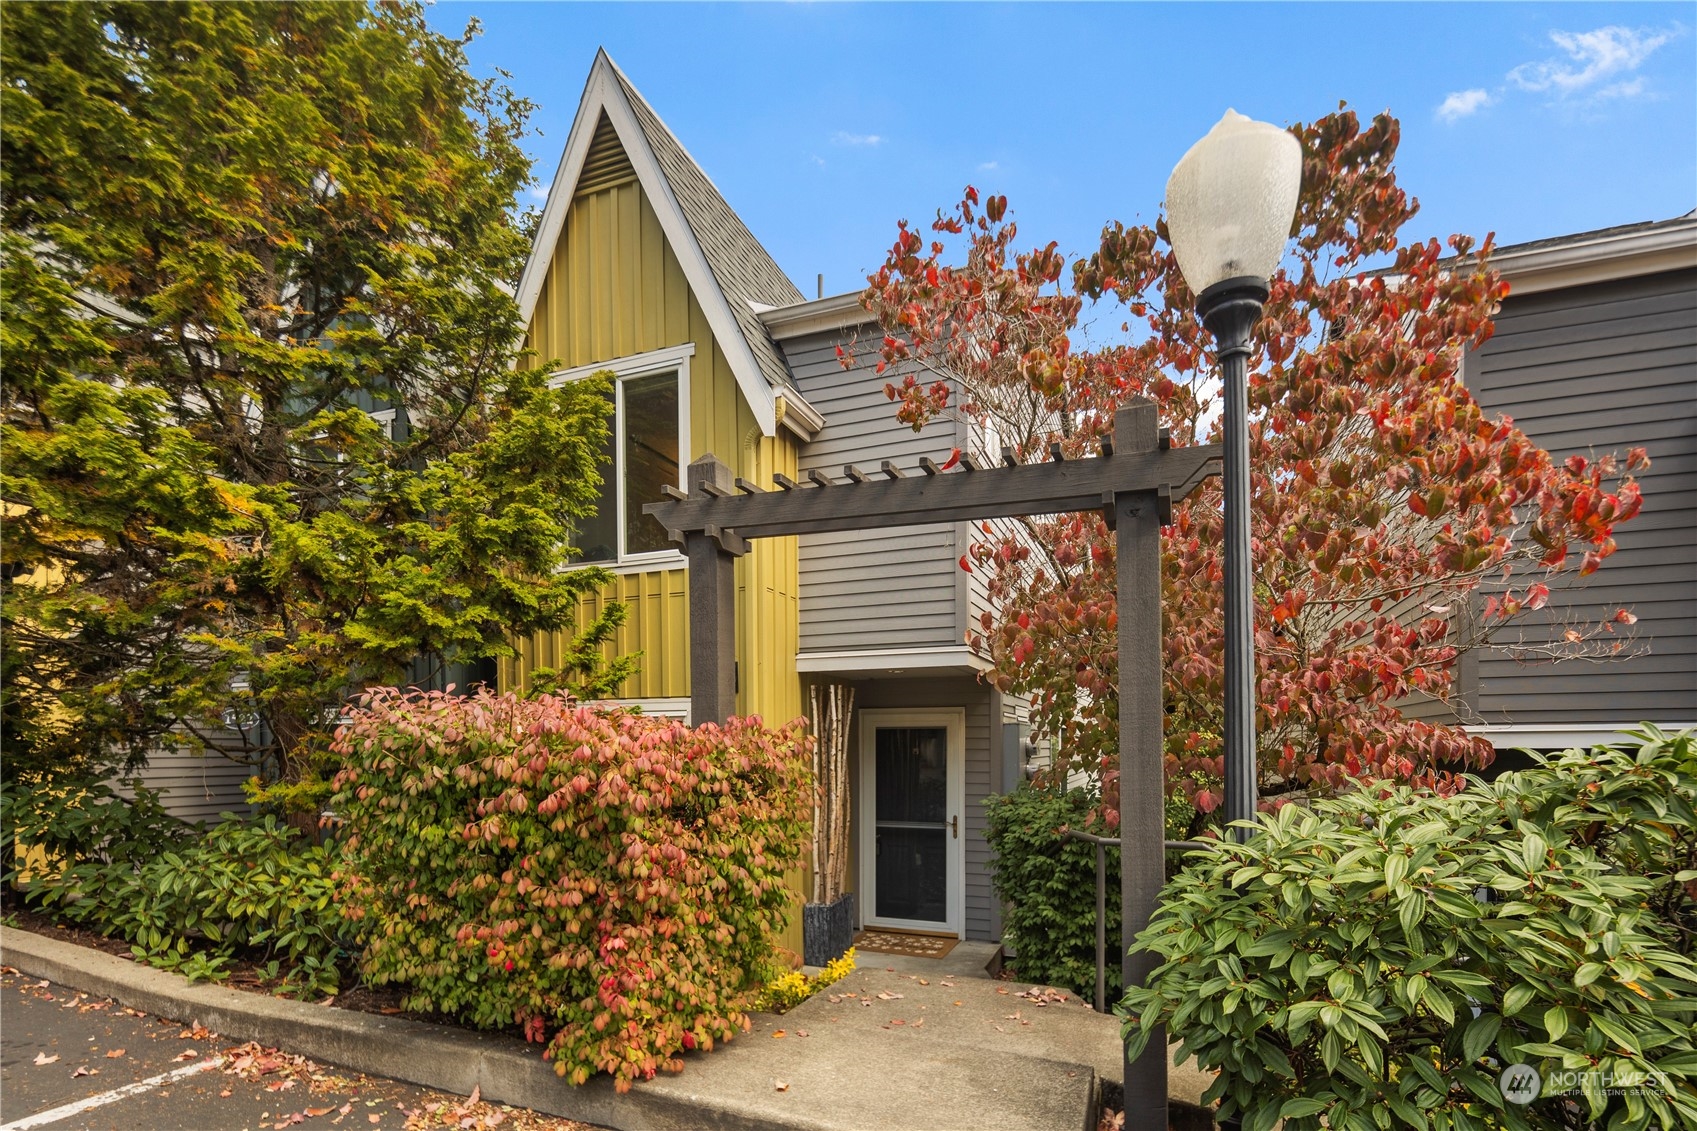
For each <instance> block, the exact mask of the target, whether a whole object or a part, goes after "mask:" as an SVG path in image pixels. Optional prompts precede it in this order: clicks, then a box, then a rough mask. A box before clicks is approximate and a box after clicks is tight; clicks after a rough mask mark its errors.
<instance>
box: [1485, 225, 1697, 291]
mask: <svg viewBox="0 0 1697 1131" xmlns="http://www.w3.org/2000/svg"><path fill="white" fill-rule="evenodd" d="M1491 263H1492V266H1494V267H1495V268H1496V269H1497V270H1498V271H1500V272H1501V273H1502V275H1503V277H1504V278H1505V279H1507V280H1508V281H1509V286H1510V287H1511V288H1513V289H1512V291H1511V293H1513V294H1535V293H1537V292H1538V291H1548V290H1555V289H1556V288H1558V287H1575V286H1582V285H1584V284H1586V283H1602V282H1608V281H1610V280H1613V279H1625V278H1630V277H1632V276H1635V275H1651V274H1655V273H1656V272H1658V271H1676V270H1679V269H1681V268H1689V267H1697V221H1691V222H1688V223H1680V224H1672V225H1668V226H1666V227H1658V228H1651V229H1649V230H1647V231H1642V232H1629V233H1626V234H1623V235H1617V236H1604V237H1601V238H1599V239H1594V240H1584V241H1581V242H1576V243H1569V244H1559V245H1557V246H1555V247H1540V248H1534V249H1532V250H1529V251H1524V252H1515V251H1514V250H1513V249H1505V250H1503V251H1499V252H1498V253H1497V254H1496V255H1495V256H1493V257H1492V260H1491Z"/></svg>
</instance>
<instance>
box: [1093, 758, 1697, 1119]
mask: <svg viewBox="0 0 1697 1131" xmlns="http://www.w3.org/2000/svg"><path fill="white" fill-rule="evenodd" d="M1694 811H1697V742H1694V741H1693V739H1692V737H1691V735H1689V734H1687V735H1682V736H1676V737H1671V738H1670V737H1668V736H1665V735H1662V734H1661V733H1660V732H1658V731H1656V730H1655V729H1654V728H1650V727H1646V728H1645V729H1644V730H1643V731H1641V732H1640V733H1639V735H1638V741H1637V743H1636V745H1634V746H1632V747H1630V748H1622V749H1599V750H1596V751H1590V752H1586V751H1578V750H1575V751H1570V752H1568V753H1566V754H1563V755H1560V756H1557V757H1554V758H1550V759H1545V760H1543V761H1542V764H1541V765H1539V766H1538V767H1536V768H1534V769H1531V770H1527V771H1522V772H1520V773H1511V774H1505V775H1504V776H1502V777H1501V778H1498V779H1497V780H1496V781H1494V782H1490V783H1485V782H1480V781H1473V782H1471V784H1469V785H1468V786H1467V787H1466V788H1465V789H1463V790H1462V791H1460V792H1459V793H1457V794H1455V795H1453V796H1447V797H1445V796H1435V795H1432V794H1429V793H1420V792H1417V791H1415V790H1412V789H1410V788H1408V787H1406V786H1398V785H1393V784H1379V783H1363V784H1362V785H1361V786H1360V787H1359V788H1358V789H1356V790H1355V791H1353V792H1351V793H1349V794H1347V795H1345V796H1342V797H1339V798H1336V799H1334V800H1329V801H1320V802H1316V803H1315V804H1314V806H1313V808H1312V809H1305V808H1301V807H1298V806H1294V805H1293V806H1287V807H1286V808H1284V809H1283V810H1282V811H1280V812H1279V813H1278V815H1277V816H1276V817H1273V818H1270V819H1268V820H1267V822H1266V823H1265V825H1264V826H1263V828H1262V831H1260V832H1259V833H1258V834H1257V835H1256V836H1255V837H1254V838H1253V839H1251V840H1250V841H1249V843H1248V844H1244V845H1237V844H1230V845H1226V846H1223V847H1221V848H1219V849H1216V850H1214V855H1213V857H1212V859H1211V860H1206V861H1200V862H1199V861H1198V859H1197V857H1196V856H1192V857H1191V860H1190V863H1189V867H1187V869H1186V870H1185V871H1184V872H1182V873H1180V874H1179V875H1178V876H1176V877H1175V878H1174V879H1173V880H1171V881H1170V882H1169V883H1168V885H1167V887H1166V889H1165V891H1164V892H1163V893H1162V906H1161V909H1160V911H1159V912H1158V913H1157V915H1156V916H1155V918H1154V920H1153V921H1152V922H1151V923H1150V926H1149V928H1148V929H1147V930H1146V931H1144V932H1143V933H1142V934H1141V935H1139V937H1138V942H1139V944H1141V945H1143V946H1146V947H1149V948H1151V949H1153V950H1155V951H1157V952H1158V953H1159V954H1160V956H1161V958H1162V960H1163V963H1162V965H1161V966H1160V967H1159V968H1158V969H1157V970H1156V971H1155V972H1154V973H1153V975H1152V976H1151V978H1150V982H1149V984H1148V985H1147V986H1146V987H1144V988H1142V989H1139V990H1133V991H1132V992H1129V993H1127V994H1126V995H1125V1008H1126V1011H1127V1013H1128V1014H1129V1016H1130V1017H1131V1020H1130V1021H1128V1022H1127V1026H1126V1028H1127V1035H1128V1036H1129V1037H1130V1038H1131V1043H1132V1049H1133V1052H1134V1053H1135V1052H1136V1051H1138V1050H1140V1049H1141V1048H1142V1046H1143V1045H1144V1043H1145V1042H1146V1041H1147V1040H1148V1039H1149V1037H1150V1036H1151V1034H1152V1033H1153V1032H1154V1031H1155V1028H1156V1026H1165V1027H1166V1029H1167V1032H1168V1035H1169V1037H1172V1038H1176V1039H1178V1040H1180V1041H1182V1042H1183V1050H1184V1053H1185V1054H1186V1055H1190V1056H1195V1057H1196V1058H1197V1060H1198V1061H1199V1062H1200V1064H1201V1065H1202V1067H1204V1068H1206V1069H1211V1070H1218V1071H1220V1072H1221V1076H1220V1078H1219V1081H1218V1083H1216V1084H1215V1085H1214V1086H1213V1088H1212V1089H1210V1093H1209V1094H1208V1095H1207V1096H1205V1097H1204V1098H1205V1099H1207V1100H1212V1099H1214V1098H1215V1097H1219V1098H1222V1099H1223V1101H1224V1102H1223V1105H1222V1108H1221V1112H1222V1114H1223V1115H1226V1116H1231V1115H1234V1114H1235V1115H1239V1116H1241V1117H1243V1121H1244V1126H1245V1128H1247V1129H1249V1131H1265V1129H1267V1128H1271V1127H1272V1126H1273V1125H1274V1124H1275V1123H1276V1122H1277V1121H1278V1120H1279V1119H1281V1118H1282V1119H1283V1120H1284V1121H1285V1123H1284V1126H1285V1127H1286V1128H1287V1129H1288V1131H1318V1129H1319V1128H1321V1127H1327V1128H1334V1129H1341V1128H1349V1129H1357V1128H1360V1129H1366V1131H1371V1129H1375V1128H1384V1127H1393V1126H1394V1127H1415V1128H1428V1127H1429V1128H1444V1129H1449V1128H1456V1129H1462V1128H1478V1129H1486V1128H1508V1129H1515V1131H1518V1129H1522V1128H1551V1129H1554V1128H1580V1127H1597V1128H1601V1127H1604V1126H1607V1127H1608V1128H1609V1129H1610V1131H1617V1129H1620V1131H1626V1129H1633V1131H1637V1129H1643V1131H1649V1129H1651V1128H1663V1127H1691V1126H1697V968H1694V966H1693V964H1692V960H1691V957H1690V954H1689V948H1690V942H1691V936H1690V934H1689V931H1690V926H1691V923H1692V911H1693V906H1694V904H1693V900H1692V892H1693V887H1697V884H1694V881H1697V856H1694V854H1697V816H1694ZM1520 1063H1524V1064H1529V1065H1531V1066H1532V1067H1533V1068H1535V1069H1536V1070H1537V1071H1538V1072H1539V1074H1540V1075H1541V1077H1542V1079H1543V1081H1544V1082H1545V1087H1544V1091H1543V1093H1542V1095H1541V1096H1539V1097H1534V1096H1531V1095H1528V1096H1527V1097H1526V1100H1525V1101H1524V1102H1511V1101H1510V1100H1509V1099H1507V1098H1505V1096H1504V1094H1503V1091H1502V1090H1501V1089H1499V1087H1498V1080H1499V1076H1500V1075H1501V1074H1502V1073H1503V1072H1504V1071H1505V1069H1506V1068H1507V1067H1508V1066H1511V1065H1515V1064H1520ZM1569 1074H1572V1075H1569ZM1552 1085H1553V1087H1552ZM1570 1087H1571V1088H1572V1089H1574V1090H1572V1091H1566V1089H1568V1088H1570ZM1558 1090H1560V1091H1563V1092H1564V1093H1565V1094H1554V1093H1555V1092H1556V1091H1558Z"/></svg>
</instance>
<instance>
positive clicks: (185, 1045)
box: [0, 968, 588, 1131]
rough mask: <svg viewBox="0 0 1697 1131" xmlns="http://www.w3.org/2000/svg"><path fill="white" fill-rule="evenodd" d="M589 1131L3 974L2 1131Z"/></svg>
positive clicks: (0, 1007)
mask: <svg viewBox="0 0 1697 1131" xmlns="http://www.w3.org/2000/svg"><path fill="white" fill-rule="evenodd" d="M37 1127H39V1128H44V1129H47V1131H261V1129H267V1131H288V1129H289V1128H293V1127H298V1128H300V1129H301V1131H317V1129H319V1128H329V1127H339V1128H344V1129H358V1131H370V1129H374V1128H375V1129H379V1131H381V1129H393V1131H424V1129H426V1128H438V1127H441V1128H458V1129H460V1131H488V1129H493V1128H500V1129H501V1131H588V1129H587V1128H586V1126H585V1125H584V1124H579V1123H573V1122H571V1121H569V1120H564V1119H555V1118H553V1117H549V1116H543V1115H538V1114H537V1113H535V1112H531V1111H526V1110H523V1109H516V1108H510V1107H505V1106H502V1105H496V1104H489V1103H484V1102H482V1101H481V1100H480V1099H479V1098H477V1097H468V1096H451V1095H447V1094H445V1093H441V1092H433V1091H430V1090H429V1089H425V1088H419V1087H416V1086H414V1085H411V1084H403V1083H400V1082H398V1081H395V1080H389V1079H384V1078H382V1077H372V1076H365V1075H362V1074H359V1073H352V1072H343V1071H341V1070H338V1069H335V1068H331V1067H328V1066H325V1065H320V1064H316V1063H314V1062H312V1061H309V1060H307V1059H306V1058H304V1057H297V1056H291V1055H289V1054H288V1053H287V1052H284V1051H279V1050H276V1049H266V1048H261V1047H260V1046H258V1045H256V1044H252V1043H248V1044H242V1043H240V1042H235V1041H229V1040H225V1039H223V1038H220V1037H219V1036H218V1034H216V1033H210V1032H208V1031H206V1030H205V1029H197V1028H192V1027H185V1026H184V1025H182V1024H180V1023H178V1022H175V1021H170V1020H166V1019H163V1018H158V1017H150V1016H148V1015H146V1014H143V1013H139V1012H137V1011H136V1010H133V1009H128V1008H126V1007H124V1006H122V1005H119V1004H118V1003H117V1002H114V1001H112V1000H110V999H104V998H91V997H89V996H88V995H86V994H82V993H79V992H77V991H76V990H72V989H68V988H66V987H63V986H59V985H55V984H51V983H48V982H45V981H41V980H39V979H36V978H30V977H27V976H24V975H21V974H19V973H17V972H16V971H14V970H12V969H10V968H0V1131H30V1129H32V1128H37Z"/></svg>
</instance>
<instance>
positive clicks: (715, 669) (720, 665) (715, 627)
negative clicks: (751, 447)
mask: <svg viewBox="0 0 1697 1131" xmlns="http://www.w3.org/2000/svg"><path fill="white" fill-rule="evenodd" d="M734 482H735V478H734V476H732V475H731V469H730V468H729V467H727V466H725V465H724V464H723V463H721V462H719V460H717V459H715V458H714V457H713V456H711V455H705V456H702V457H701V458H700V459H698V460H696V461H695V462H694V463H692V464H690V465H689V493H690V494H691V495H697V494H701V493H703V492H704V490H708V489H712V488H717V489H719V490H721V491H722V492H723V493H725V494H729V493H730V492H731V491H732V490H733V488H734ZM706 485H711V486H710V487H707V486H706ZM684 555H685V556H686V557H687V558H688V559H689V710H690V722H691V723H692V724H694V725H696V726H699V725H701V724H702V723H706V722H714V723H722V722H724V721H725V720H726V719H728V718H730V717H731V716H732V715H734V714H736V709H737V621H736V602H737V584H736V557H735V556H734V555H733V554H732V553H731V551H730V550H729V549H728V548H727V547H726V545H725V538H724V537H723V536H722V535H721V533H720V532H719V531H717V530H713V529H708V530H688V531H685V532H684Z"/></svg>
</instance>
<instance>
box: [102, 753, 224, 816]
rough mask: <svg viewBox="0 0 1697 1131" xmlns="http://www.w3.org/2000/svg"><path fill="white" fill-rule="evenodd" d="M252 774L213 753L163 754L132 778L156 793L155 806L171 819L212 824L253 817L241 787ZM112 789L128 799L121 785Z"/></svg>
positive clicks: (150, 759)
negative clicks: (229, 817) (232, 816)
mask: <svg viewBox="0 0 1697 1131" xmlns="http://www.w3.org/2000/svg"><path fill="white" fill-rule="evenodd" d="M255 772H256V771H255V770H254V768H253V767H252V766H249V765H246V764H244V763H241V762H232V761H231V760H230V759H228V758H225V757H223V756H221V755H219V754H216V753H205V754H202V753H197V752H191V751H188V750H165V751H159V752H156V753H154V754H152V755H150V756H149V757H148V759H147V765H146V766H144V767H143V768H142V769H141V770H139V771H138V772H137V774H136V777H137V779H139V780H140V782H141V784H142V785H144V786H146V787H147V788H148V789H151V790H157V791H158V792H159V794H160V797H159V803H160V804H161V805H163V806H164V807H165V811H166V812H168V813H170V814H171V815H172V816H173V817H177V818H179V819H181V820H184V821H205V822H207V823H208V824H212V823H214V822H216V821H217V820H218V818H219V817H220V816H222V815H223V814H225V813H235V814H238V815H240V816H244V817H245V816H249V815H251V814H252V813H253V806H251V805H249V804H248V803H247V795H246V794H245V793H243V792H242V783H243V782H245V781H247V779H249V778H251V777H252V776H253V775H254V773H255ZM115 785H116V788H117V791H118V792H119V793H120V794H123V795H124V796H126V797H127V796H132V794H131V793H130V790H129V789H128V788H127V787H126V786H124V785H123V784H121V783H115Z"/></svg>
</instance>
